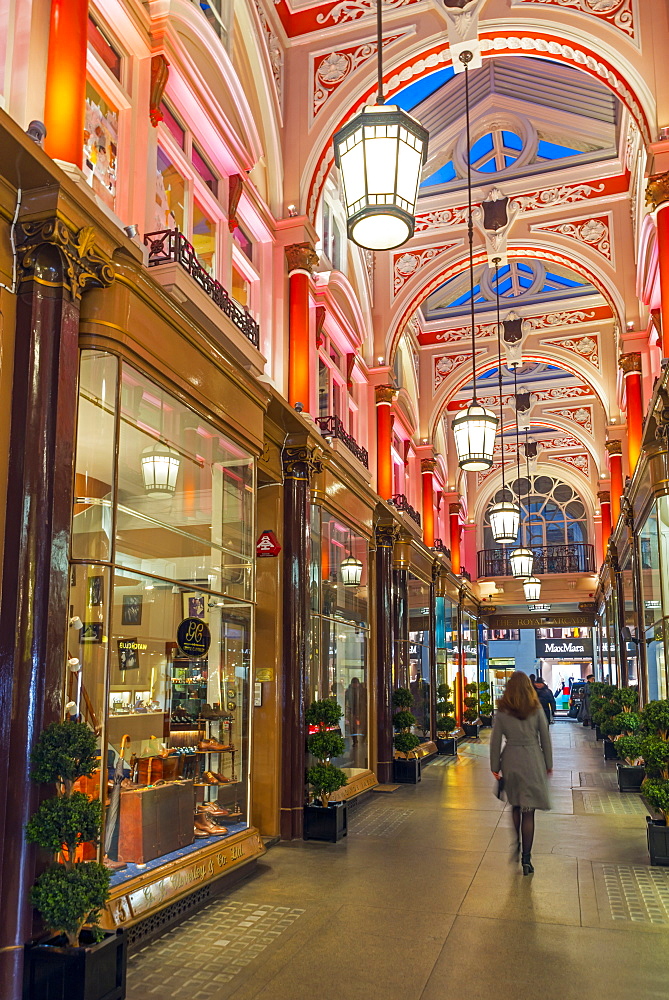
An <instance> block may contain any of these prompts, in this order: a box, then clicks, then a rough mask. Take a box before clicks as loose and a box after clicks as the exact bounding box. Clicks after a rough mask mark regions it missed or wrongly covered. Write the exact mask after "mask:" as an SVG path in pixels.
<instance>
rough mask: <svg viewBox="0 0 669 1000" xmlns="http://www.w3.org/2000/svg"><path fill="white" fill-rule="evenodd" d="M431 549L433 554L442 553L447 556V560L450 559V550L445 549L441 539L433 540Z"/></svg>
mask: <svg viewBox="0 0 669 1000" xmlns="http://www.w3.org/2000/svg"><path fill="white" fill-rule="evenodd" d="M432 548H433V549H434V550H435V552H443V553H444V555H445V556H448V558H449V559H450V558H451V550H450V549H447V548H446V546H445V545H444V543H443V542H442V540H441V538H435V540H434V545H433V546H432Z"/></svg>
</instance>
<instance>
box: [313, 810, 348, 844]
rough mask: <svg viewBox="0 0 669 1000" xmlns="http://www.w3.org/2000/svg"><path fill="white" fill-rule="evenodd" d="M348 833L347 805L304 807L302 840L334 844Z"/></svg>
mask: <svg viewBox="0 0 669 1000" xmlns="http://www.w3.org/2000/svg"><path fill="white" fill-rule="evenodd" d="M347 833H348V803H346V802H329V803H328V807H327V809H324V808H323V806H321V805H311V806H305V807H304V833H303V836H304V839H305V840H325V841H327V842H328V843H330V844H336V843H337V842H338V841H339V840H341V839H342V837H345V836H346V834H347Z"/></svg>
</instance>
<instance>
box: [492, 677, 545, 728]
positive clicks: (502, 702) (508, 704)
mask: <svg viewBox="0 0 669 1000" xmlns="http://www.w3.org/2000/svg"><path fill="white" fill-rule="evenodd" d="M497 708H498V709H499V710H500V712H506V713H507V715H513V716H514V718H516V719H526V718H527V717H528V715H532V712H536V710H537V709H538V708H541V702H540V701H539V696H538V695H537V692H536V688H535V687H534V685H533V683H532V681H531V680H530V678H529V677H528V676H527V674H524V673H523V671H522V670H514V672H513V673H512V674H511V676H510V677H509V679H508V681H507V684H506V690H505V691H504V694H503V695H502V697H501V698H499V699H498V701H497Z"/></svg>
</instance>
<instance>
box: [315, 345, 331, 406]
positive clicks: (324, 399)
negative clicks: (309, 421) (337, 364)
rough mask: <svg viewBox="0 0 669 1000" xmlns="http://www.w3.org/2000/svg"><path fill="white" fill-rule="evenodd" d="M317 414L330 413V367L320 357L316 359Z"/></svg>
mask: <svg viewBox="0 0 669 1000" xmlns="http://www.w3.org/2000/svg"><path fill="white" fill-rule="evenodd" d="M318 416H319V417H329V416H331V414H330V369H329V368H328V366H327V365H326V364H325V362H324V361H323V359H322V358H319V359H318Z"/></svg>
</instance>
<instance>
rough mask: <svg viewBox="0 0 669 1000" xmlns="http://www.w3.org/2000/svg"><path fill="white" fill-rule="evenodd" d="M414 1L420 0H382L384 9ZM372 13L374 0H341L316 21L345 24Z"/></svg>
mask: <svg viewBox="0 0 669 1000" xmlns="http://www.w3.org/2000/svg"><path fill="white" fill-rule="evenodd" d="M275 2H276V0H275ZM414 3H420V0H383V6H384V7H385V9H386V10H397V8H398V7H408V6H409V5H410V4H414ZM373 14H376V0H342V2H341V3H337V4H335V5H334V7H331V8H330V10H328V11H323V12H322V13H321V14H319V15H318V16H317V17H316V21H317V22H318V24H345V23H346V22H347V21H358V20H360V18H362V17H369V16H371V15H373Z"/></svg>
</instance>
